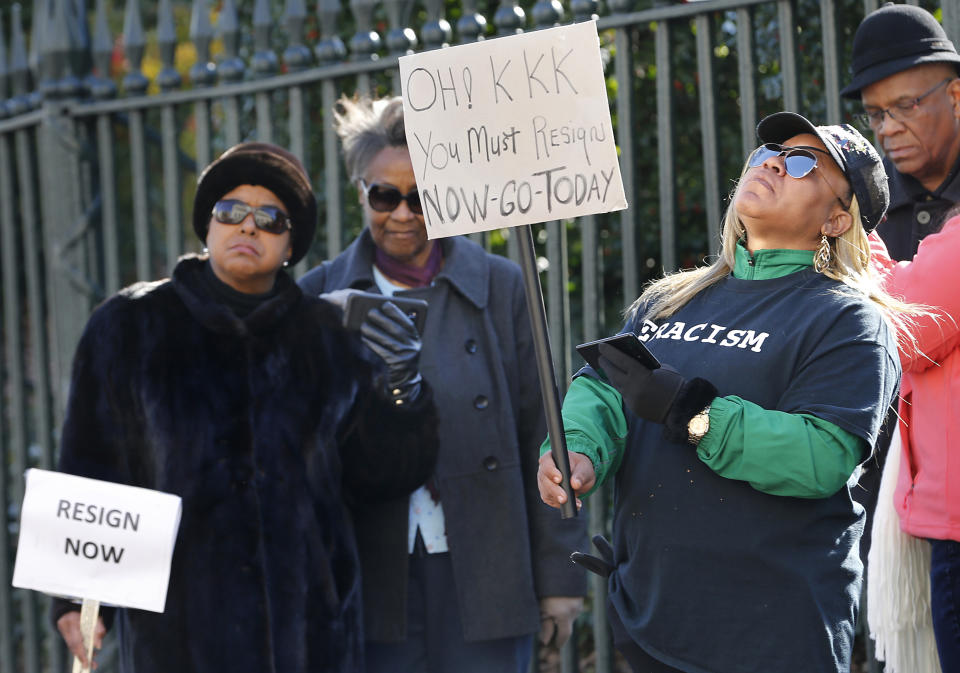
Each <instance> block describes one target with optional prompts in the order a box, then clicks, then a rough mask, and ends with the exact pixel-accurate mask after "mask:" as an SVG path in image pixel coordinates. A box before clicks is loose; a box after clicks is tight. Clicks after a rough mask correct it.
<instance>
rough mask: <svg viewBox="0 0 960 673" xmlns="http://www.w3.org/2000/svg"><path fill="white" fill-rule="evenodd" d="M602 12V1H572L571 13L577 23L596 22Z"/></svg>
mask: <svg viewBox="0 0 960 673" xmlns="http://www.w3.org/2000/svg"><path fill="white" fill-rule="evenodd" d="M599 10H600V0H570V11H571V12H573V20H574V22H576V23H581V22H583V21H596V20H597V12H598V11H599Z"/></svg>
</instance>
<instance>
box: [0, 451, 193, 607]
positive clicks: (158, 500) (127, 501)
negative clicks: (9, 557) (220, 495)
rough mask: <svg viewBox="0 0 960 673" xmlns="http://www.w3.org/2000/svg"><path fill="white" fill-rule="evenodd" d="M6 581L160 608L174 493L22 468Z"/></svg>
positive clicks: (175, 518) (173, 525) (176, 507)
mask: <svg viewBox="0 0 960 673" xmlns="http://www.w3.org/2000/svg"><path fill="white" fill-rule="evenodd" d="M26 479H27V486H26V492H25V494H24V498H23V507H22V509H21V514H20V541H19V544H18V545H17V560H16V564H15V566H14V569H13V586H15V587H20V588H23V589H34V590H36V591H43V592H45V593H49V594H55V595H58V596H68V597H72V598H91V599H96V600H99V601H102V602H104V603H112V604H114V605H123V606H126V607H132V608H140V609H142V610H151V611H153V612H163V608H164V604H165V603H166V598H167V584H168V582H169V579H170V562H171V559H172V557H173V545H174V541H175V540H176V537H177V528H178V527H179V526H180V509H181V503H180V498H179V497H177V496H175V495H170V494H167V493H160V492H159V491H151V490H148V489H144V488H136V487H133V486H123V485H121V484H114V483H111V482H106V481H98V480H96V479H85V478H83V477H75V476H73V475H69V474H63V473H60V472H49V471H46V470H29V471H27V476H26Z"/></svg>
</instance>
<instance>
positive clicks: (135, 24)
mask: <svg viewBox="0 0 960 673" xmlns="http://www.w3.org/2000/svg"><path fill="white" fill-rule="evenodd" d="M123 40H124V47H125V51H126V56H127V61H128V62H129V63H130V71H129V72H128V73H127V74H126V76H125V77H124V78H123V88H124V90H125V92H126V95H127V96H130V97H138V96H143V95H144V94H145V93H146V92H147V86H148V85H149V82H148V81H147V78H146V77H145V76H144V75H143V73H142V72H140V63H141V61H142V60H143V50H144V46H145V44H146V41H145V40H144V37H143V22H142V21H141V19H140V3H139V0H128V2H127V12H126V18H125V21H124V26H123ZM144 114H145V112H144V111H143V110H140V109H133V110H131V111H130V112H129V113H128V117H127V119H128V123H129V130H130V178H131V181H132V191H133V236H134V241H135V243H136V259H137V280H150V279H151V278H152V277H153V270H152V263H151V254H150V220H149V216H148V215H147V206H148V204H147V145H146V140H145V135H144V128H143V126H144V123H143V117H144Z"/></svg>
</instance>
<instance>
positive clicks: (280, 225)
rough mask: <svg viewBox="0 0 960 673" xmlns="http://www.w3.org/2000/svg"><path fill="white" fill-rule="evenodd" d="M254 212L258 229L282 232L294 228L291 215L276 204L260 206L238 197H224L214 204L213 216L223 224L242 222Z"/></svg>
mask: <svg viewBox="0 0 960 673" xmlns="http://www.w3.org/2000/svg"><path fill="white" fill-rule="evenodd" d="M250 213H253V223H254V224H255V225H256V226H257V229H262V230H263V231H266V232H268V233H271V234H282V233H283V232H285V231H287V230H288V229H292V228H293V225H291V224H290V216H289V215H287V214H286V213H285V212H283V211H282V210H280V209H279V208H277V207H276V206H258V207H256V208H254V207H253V206H251V205H250V204H248V203H244V202H243V201H238V200H236V199H223V200H222V201H217V203H216V204H215V205H214V206H213V218H214V219H215V220H216V221H217V222H220V223H221V224H240V223H241V222H243V221H244V220H245V219H246V218H247V215H249V214H250Z"/></svg>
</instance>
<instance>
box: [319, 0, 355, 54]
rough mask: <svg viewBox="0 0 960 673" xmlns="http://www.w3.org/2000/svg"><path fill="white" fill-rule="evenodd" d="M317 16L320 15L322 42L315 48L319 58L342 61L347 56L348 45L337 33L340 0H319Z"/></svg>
mask: <svg viewBox="0 0 960 673" xmlns="http://www.w3.org/2000/svg"><path fill="white" fill-rule="evenodd" d="M317 16H319V17H320V42H318V43H317V46H316V48H315V49H314V53H315V54H316V55H317V60H318V61H319V62H320V63H334V62H336V61H342V60H343V59H344V58H346V56H347V47H346V45H344V44H343V40H341V39H340V35H339V33H337V17H338V16H340V0H317Z"/></svg>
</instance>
